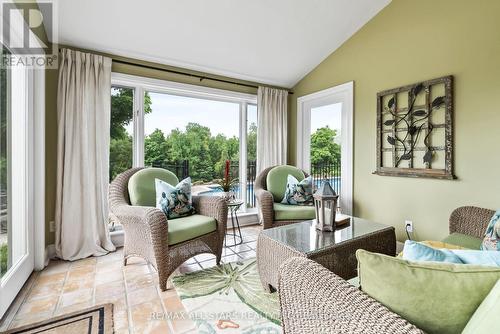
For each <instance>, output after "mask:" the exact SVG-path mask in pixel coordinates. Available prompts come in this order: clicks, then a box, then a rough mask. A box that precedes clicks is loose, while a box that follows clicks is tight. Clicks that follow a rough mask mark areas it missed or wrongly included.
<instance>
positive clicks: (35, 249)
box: [0, 16, 46, 318]
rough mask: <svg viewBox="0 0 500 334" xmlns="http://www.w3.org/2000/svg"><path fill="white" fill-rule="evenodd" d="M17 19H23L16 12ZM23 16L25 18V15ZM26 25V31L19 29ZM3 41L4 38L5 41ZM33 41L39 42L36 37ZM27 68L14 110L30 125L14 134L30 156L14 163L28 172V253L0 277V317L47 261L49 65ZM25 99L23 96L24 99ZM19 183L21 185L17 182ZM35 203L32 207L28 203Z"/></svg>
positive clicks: (15, 36) (18, 35) (14, 33)
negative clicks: (46, 141)
mask: <svg viewBox="0 0 500 334" xmlns="http://www.w3.org/2000/svg"><path fill="white" fill-rule="evenodd" d="M14 19H18V20H19V19H20V18H19V17H16V16H14ZM21 19H22V18H21ZM20 26H21V27H23V31H20V30H19V29H17V28H18V27H20ZM25 26H26V22H24V20H23V24H21V25H19V24H13V25H12V28H13V29H12V30H11V40H17V43H20V41H22V37H23V34H24V31H26V29H27V28H25ZM2 42H3V41H2ZM32 43H38V41H36V40H34V41H32ZM15 70H16V71H22V72H24V73H23V74H22V75H23V77H24V78H23V80H24V84H23V86H24V91H23V92H20V93H16V94H15V96H14V97H13V98H15V99H18V103H17V107H16V108H15V109H13V110H11V113H17V114H19V113H24V114H25V116H24V117H25V118H26V119H25V124H26V128H25V131H21V132H23V134H21V133H16V134H14V135H16V136H21V135H23V137H25V144H26V157H25V163H26V165H25V166H16V165H12V166H11V168H13V169H21V170H23V171H24V172H25V179H24V182H23V183H24V186H25V192H26V195H25V198H24V202H25V203H24V207H23V210H25V211H26V212H25V214H26V218H27V225H26V231H25V232H26V246H27V249H26V254H25V255H24V256H23V257H22V258H21V259H19V261H18V262H17V263H16V264H14V265H13V266H12V267H11V268H10V269H9V271H8V272H7V274H6V275H4V276H3V277H2V279H1V280H0V286H1V287H0V289H1V290H0V292H2V294H0V295H1V296H0V318H1V317H2V316H3V314H4V312H5V310H6V309H7V307H8V306H9V304H10V302H11V301H12V300H13V299H14V297H15V296H16V295H17V293H18V291H19V290H20V289H21V287H22V286H23V284H24V283H25V282H26V280H27V278H28V277H29V275H30V274H31V273H32V271H33V269H36V270H41V269H43V267H44V266H45V263H46V250H45V68H42V67H40V68H37V69H28V68H24V69H19V68H16V69H15ZM21 99H22V100H21ZM16 187H20V185H18V184H16ZM27 203H32V210H30V209H29V208H28V207H27Z"/></svg>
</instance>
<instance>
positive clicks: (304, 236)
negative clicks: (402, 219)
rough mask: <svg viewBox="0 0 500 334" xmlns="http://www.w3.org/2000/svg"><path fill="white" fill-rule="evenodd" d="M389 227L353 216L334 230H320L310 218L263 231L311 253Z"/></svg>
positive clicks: (283, 242)
mask: <svg viewBox="0 0 500 334" xmlns="http://www.w3.org/2000/svg"><path fill="white" fill-rule="evenodd" d="M388 228H389V226H387V225H383V224H379V223H375V222H372V221H369V220H365V219H361V218H356V217H352V218H351V221H350V222H349V223H348V224H345V225H341V226H339V227H337V229H336V230H335V231H334V232H323V231H319V230H317V229H316V223H315V222H314V221H312V220H309V221H305V222H302V223H297V224H289V225H285V226H280V227H278V228H270V229H267V230H264V231H262V232H261V233H264V234H265V235H267V236H268V237H270V238H271V239H274V240H276V241H278V242H279V243H282V244H285V245H287V246H289V247H292V248H293V249H295V250H297V251H299V252H301V253H305V254H310V253H315V252H318V251H321V250H325V249H327V248H332V247H335V246H336V245H338V244H342V243H346V242H350V241H351V240H353V239H359V238H363V237H364V236H366V235H370V234H373V233H378V232H382V231H387V229H388Z"/></svg>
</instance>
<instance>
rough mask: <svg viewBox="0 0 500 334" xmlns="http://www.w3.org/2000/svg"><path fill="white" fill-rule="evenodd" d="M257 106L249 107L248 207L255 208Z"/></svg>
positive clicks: (250, 105) (251, 105) (249, 105)
mask: <svg viewBox="0 0 500 334" xmlns="http://www.w3.org/2000/svg"><path fill="white" fill-rule="evenodd" d="M257 124H258V123H257V106H256V105H255V104H248V105H247V207H249V208H254V207H255V193H254V185H255V177H256V166H257V165H256V162H257Z"/></svg>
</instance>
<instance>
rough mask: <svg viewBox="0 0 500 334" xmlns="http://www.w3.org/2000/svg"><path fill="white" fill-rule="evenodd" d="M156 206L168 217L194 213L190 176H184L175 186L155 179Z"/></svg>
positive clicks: (172, 217)
mask: <svg viewBox="0 0 500 334" xmlns="http://www.w3.org/2000/svg"><path fill="white" fill-rule="evenodd" d="M155 188H156V207H157V208H158V209H160V210H162V211H163V212H164V213H165V215H166V216H167V218H168V219H174V218H179V217H184V216H189V215H192V214H193V213H195V209H194V207H193V202H192V199H191V178H190V177H188V178H185V179H184V180H182V181H181V182H179V184H177V185H176V186H175V187H174V186H172V185H170V184H168V183H167V182H165V181H162V180H160V179H155Z"/></svg>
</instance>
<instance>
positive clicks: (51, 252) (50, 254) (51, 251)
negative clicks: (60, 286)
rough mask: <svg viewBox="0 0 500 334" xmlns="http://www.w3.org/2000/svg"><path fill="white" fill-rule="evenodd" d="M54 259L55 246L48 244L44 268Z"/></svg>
mask: <svg viewBox="0 0 500 334" xmlns="http://www.w3.org/2000/svg"><path fill="white" fill-rule="evenodd" d="M55 257H56V245H54V244H50V245H48V246H47V247H46V248H45V267H47V265H48V264H49V261H50V260H51V259H54V258H55Z"/></svg>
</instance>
